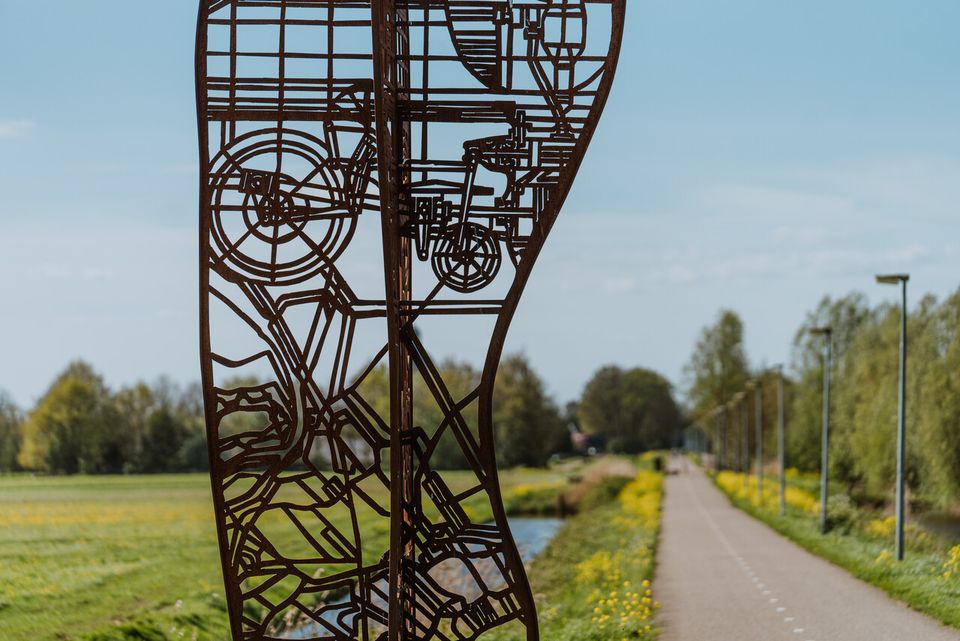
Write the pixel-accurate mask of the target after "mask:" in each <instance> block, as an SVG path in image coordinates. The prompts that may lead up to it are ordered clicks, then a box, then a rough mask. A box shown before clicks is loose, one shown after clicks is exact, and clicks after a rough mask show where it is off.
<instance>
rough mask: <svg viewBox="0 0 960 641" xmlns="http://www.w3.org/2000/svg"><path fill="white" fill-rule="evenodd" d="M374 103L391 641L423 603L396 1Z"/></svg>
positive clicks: (404, 70)
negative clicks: (417, 575)
mask: <svg viewBox="0 0 960 641" xmlns="http://www.w3.org/2000/svg"><path fill="white" fill-rule="evenodd" d="M371 10H372V25H373V29H372V31H373V60H374V77H375V79H376V80H375V82H376V88H375V92H374V98H375V101H376V106H375V112H376V114H375V120H376V129H377V147H378V149H379V156H378V158H379V175H380V181H379V192H380V215H381V224H382V229H383V264H384V277H385V283H386V309H387V337H388V344H389V372H390V497H391V501H390V515H391V517H390V551H389V558H390V593H389V603H390V618H389V631H388V639H389V641H406V640H408V639H413V638H414V633H415V626H416V600H415V597H416V595H415V590H414V587H413V580H414V576H413V568H412V564H413V562H414V555H415V549H414V532H413V528H414V520H413V511H414V510H415V508H416V505H417V503H418V501H417V497H416V489H415V487H414V460H413V448H414V432H413V362H412V360H411V357H410V351H409V348H408V342H407V341H406V340H405V339H404V333H405V331H404V326H405V323H406V322H407V321H406V316H405V312H407V311H409V304H408V303H409V302H410V300H411V297H412V290H413V274H412V261H411V258H412V254H411V247H410V244H411V243H410V239H409V238H407V237H405V236H404V235H402V234H401V229H402V228H403V226H404V225H406V224H407V222H408V220H407V219H408V217H409V212H407V211H406V208H405V207H404V206H403V201H404V198H403V192H404V183H405V182H409V181H408V180H407V179H405V177H404V172H403V171H402V169H401V168H402V166H403V164H404V162H405V161H406V160H407V159H409V158H410V128H409V124H408V123H406V122H404V121H403V120H402V118H401V116H400V112H399V104H400V101H402V100H408V99H409V94H408V87H409V78H410V74H409V64H408V63H407V62H406V58H407V56H408V54H409V33H408V23H407V16H408V12H407V10H405V9H398V8H397V7H396V3H395V2H394V1H393V0H374V1H373V3H372V7H371Z"/></svg>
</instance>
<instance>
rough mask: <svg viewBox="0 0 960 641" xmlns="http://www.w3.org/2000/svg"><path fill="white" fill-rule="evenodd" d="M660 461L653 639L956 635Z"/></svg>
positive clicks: (858, 639) (893, 640) (688, 471)
mask: <svg viewBox="0 0 960 641" xmlns="http://www.w3.org/2000/svg"><path fill="white" fill-rule="evenodd" d="M670 466H671V468H672V469H673V470H675V471H676V472H677V473H676V474H671V475H669V476H668V477H667V481H666V494H665V496H664V505H663V529H662V533H661V541H660V547H659V550H658V554H657V559H658V560H657V564H658V565H657V573H656V579H655V581H654V590H655V594H656V596H657V599H658V600H659V601H660V602H661V603H662V610H661V611H660V615H659V619H658V623H659V625H660V626H661V627H662V628H663V629H664V634H663V636H662V637H661V638H662V640H663V641H960V633H957V632H955V631H953V630H950V629H948V628H946V627H944V626H943V625H941V624H940V623H938V622H936V621H934V620H933V619H931V618H929V617H927V616H924V615H922V614H920V613H918V612H915V611H913V610H910V609H909V608H907V607H906V606H905V605H903V604H901V603H899V602H897V601H894V600H893V599H891V598H890V597H888V596H887V595H886V594H884V593H883V592H881V591H880V590H878V589H876V588H874V587H872V586H870V585H867V584H866V583H864V582H862V581H860V580H859V579H856V578H854V577H853V576H851V575H850V574H848V573H847V572H846V571H844V570H842V569H840V568H838V567H836V566H834V565H831V564H830V563H828V562H827V561H824V560H823V559H821V558H819V557H817V556H814V555H812V554H810V553H809V552H807V551H805V550H803V549H802V548H800V547H799V546H797V545H796V544H794V543H792V542H790V541H789V540H787V539H786V538H784V537H782V536H780V535H779V534H777V533H776V532H774V531H773V530H771V529H770V528H768V527H767V526H766V525H764V524H762V523H760V522H759V521H756V520H755V519H753V518H752V517H750V516H747V515H746V514H744V513H743V512H741V511H740V510H738V509H736V508H734V507H732V506H731V505H730V503H729V502H728V501H727V499H726V497H725V496H724V495H723V494H721V493H720V491H719V490H718V489H716V488H715V487H714V486H713V483H712V482H711V481H710V480H709V479H708V478H707V477H706V475H705V474H704V473H703V472H702V471H700V469H699V468H697V467H696V466H695V465H693V464H691V463H690V462H689V461H687V460H686V459H681V458H675V459H673V460H671V462H670Z"/></svg>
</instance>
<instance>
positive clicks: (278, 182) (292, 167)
mask: <svg viewBox="0 0 960 641" xmlns="http://www.w3.org/2000/svg"><path fill="white" fill-rule="evenodd" d="M211 166H212V171H211V182H210V188H211V202H210V213H211V224H210V249H211V253H212V258H213V263H214V267H215V268H220V267H225V268H226V270H227V273H224V272H223V270H222V269H221V270H220V271H221V273H222V274H223V275H224V277H226V278H230V279H232V280H246V281H255V282H260V283H265V284H270V285H292V284H296V283H301V282H303V281H305V280H308V279H309V278H311V277H313V276H315V275H316V274H317V273H319V272H320V271H322V270H323V269H324V267H326V266H327V265H330V264H331V263H332V262H333V261H334V260H335V259H336V258H337V257H338V256H339V255H340V253H341V252H343V250H344V249H345V248H346V246H347V243H348V242H349V240H350V238H351V236H352V235H353V231H354V227H355V223H356V219H357V215H358V213H359V211H358V209H357V207H356V206H355V205H352V204H351V199H350V196H349V194H348V191H349V188H347V187H345V185H344V182H345V179H344V177H343V176H342V175H341V173H342V172H341V171H340V170H339V169H336V166H335V163H333V162H331V159H330V158H329V157H328V154H327V150H326V145H325V144H324V143H323V141H321V140H320V139H318V138H315V137H313V136H310V135H308V134H305V133H302V132H297V131H291V130H287V129H284V130H280V131H277V130H275V129H272V130H263V131H256V132H252V133H250V134H246V135H244V136H242V137H240V138H238V139H237V140H235V141H234V142H233V144H231V145H230V146H229V147H228V148H226V149H224V151H223V152H221V153H220V154H219V155H218V156H217V157H216V158H215V159H214V160H213V161H212V163H211Z"/></svg>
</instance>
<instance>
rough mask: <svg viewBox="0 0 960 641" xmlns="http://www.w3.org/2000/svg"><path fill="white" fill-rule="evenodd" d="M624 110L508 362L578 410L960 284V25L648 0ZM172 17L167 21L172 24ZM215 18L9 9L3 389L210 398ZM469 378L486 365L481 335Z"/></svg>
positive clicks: (955, 14) (65, 4) (0, 256)
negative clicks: (720, 334) (205, 281)
mask: <svg viewBox="0 0 960 641" xmlns="http://www.w3.org/2000/svg"><path fill="white" fill-rule="evenodd" d="M627 3H628V7H627V13H628V15H627V24H626V36H625V43H624V47H623V53H622V58H621V61H620V67H619V71H618V75H617V78H616V81H615V84H614V90H613V94H612V95H611V97H610V100H609V103H608V106H607V109H606V112H605V114H604V117H603V119H602V120H601V123H600V126H599V129H598V131H597V134H596V137H595V139H594V141H593V144H592V145H591V147H590V150H589V151H588V153H587V157H586V160H585V162H584V165H583V168H582V170H581V172H580V175H579V178H578V179H577V182H576V184H575V185H574V188H573V191H572V193H571V196H570V199H569V200H568V202H567V205H566V207H565V209H564V211H563V213H562V214H561V216H560V218H559V220H558V222H557V225H556V227H555V229H554V231H553V233H552V235H551V237H550V238H549V240H548V242H547V244H546V246H545V249H544V251H543V254H542V256H541V258H540V260H539V262H538V263H537V266H536V269H535V271H534V275H533V278H532V279H531V282H530V283H529V286H528V288H527V292H526V294H525V295H524V299H523V301H522V303H521V306H520V309H519V311H518V314H517V316H516V319H515V321H514V323H513V326H512V328H511V332H510V335H509V337H508V340H507V350H508V351H523V352H525V353H526V354H527V356H528V357H529V358H530V360H531V362H532V363H533V365H534V367H535V368H536V369H537V370H538V371H539V372H540V373H541V374H542V376H543V377H544V379H545V380H546V382H547V384H548V388H549V390H550V392H551V393H552V394H553V395H554V396H555V397H556V399H557V400H558V401H560V402H564V401H567V400H570V399H573V398H575V397H577V396H578V395H579V393H580V391H581V389H582V387H583V385H584V383H585V382H586V381H587V380H588V379H589V377H590V375H591V374H592V373H593V371H594V370H595V369H596V368H597V367H599V366H602V365H605V364H610V363H614V364H618V365H621V366H624V367H633V366H638V365H639V366H644V367H649V368H652V369H655V370H657V371H660V372H661V373H663V374H664V375H665V376H667V377H668V378H669V379H670V380H671V381H673V382H674V383H675V384H676V385H677V386H678V388H680V389H682V388H683V373H682V372H683V365H684V363H685V361H686V360H687V359H688V358H689V355H690V352H691V350H692V348H693V344H694V342H695V340H696V338H697V335H698V333H699V332H700V330H701V328H702V327H703V326H704V325H707V324H709V323H711V322H712V321H714V320H715V318H716V316H717V314H718V311H719V310H720V309H722V308H729V309H733V310H735V311H737V312H738V313H739V314H740V315H741V317H742V318H743V320H744V323H745V327H746V348H747V352H748V355H749V357H750V358H751V360H752V362H754V363H756V364H761V363H767V364H773V363H777V362H783V361H786V360H788V359H789V357H790V348H791V341H792V338H793V335H794V333H795V332H796V330H797V327H798V326H799V325H800V323H801V322H802V320H803V317H804V314H805V312H806V311H807V310H810V309H812V308H813V307H814V306H815V305H816V304H817V302H818V301H819V300H820V298H821V297H822V296H824V295H828V294H829V295H835V296H836V295H843V294H845V293H848V292H849V291H851V290H854V289H859V290H862V291H864V292H865V293H866V294H867V295H868V297H869V299H870V300H871V301H872V302H874V303H879V302H882V301H894V300H895V299H896V290H895V289H894V288H889V287H888V288H884V287H880V286H877V285H875V284H874V282H873V274H874V273H876V272H881V271H905V272H909V273H910V274H911V276H912V279H911V281H910V292H911V293H910V302H911V303H914V304H915V303H916V302H917V300H919V297H920V296H922V295H923V294H924V293H932V294H935V295H936V296H938V297H941V298H942V297H944V296H947V295H949V294H950V293H952V292H953V291H955V290H956V289H957V288H958V286H960V269H958V267H960V216H958V208H960V127H958V124H960V38H957V27H958V25H960V3H958V2H956V0H924V2H922V3H918V2H914V1H908V0H902V1H892V0H871V1H865V0H844V1H843V2H837V1H836V0H806V1H805V2H802V3H800V2H789V1H787V0H727V1H725V2H717V1H716V0H627ZM151 6H155V7H158V8H157V9H153V10H151V9H150V7H151ZM195 22H196V3H195V2H194V1H193V0H163V1H162V2H153V3H150V2H146V1H144V0H89V1H85V2H77V1H76V0H47V1H45V2H25V1H24V0H0V389H4V390H6V391H7V392H8V393H9V394H10V395H12V397H13V398H14V400H15V401H17V402H18V403H19V404H21V405H22V406H29V405H31V404H32V403H33V402H35V401H36V399H37V398H39V397H40V396H41V395H42V394H43V393H44V391H45V390H46V388H47V386H48V385H49V383H50V381H51V380H52V379H53V378H54V376H56V374H57V373H58V372H60V371H61V370H62V369H63V368H64V367H65V366H66V365H67V364H68V363H69V362H70V361H71V360H73V359H77V358H83V359H86V360H88V361H90V362H91V363H93V364H94V366H95V367H96V368H97V369H98V370H99V371H101V372H102V373H103V375H104V376H105V378H106V380H107V382H108V383H109V384H110V385H112V386H121V385H124V384H127V383H130V382H132V381H134V380H137V379H146V380H152V379H154V378H156V377H158V376H160V375H163V374H166V375H169V376H171V377H172V378H173V379H175V380H178V381H182V382H189V381H193V380H196V379H198V378H199V356H198V352H199V350H198V321H197V316H198V262H197V253H198V212H197V160H196V156H197V152H196V125H195V105H194V88H193V39H194V29H195ZM444 344H445V345H448V346H449V352H450V355H451V356H459V357H462V358H465V359H467V360H472V361H474V362H477V361H479V358H480V352H479V348H478V347H477V346H475V345H471V344H470V341H466V340H463V338H462V337H459V336H449V337H447V340H446V341H445V343H444Z"/></svg>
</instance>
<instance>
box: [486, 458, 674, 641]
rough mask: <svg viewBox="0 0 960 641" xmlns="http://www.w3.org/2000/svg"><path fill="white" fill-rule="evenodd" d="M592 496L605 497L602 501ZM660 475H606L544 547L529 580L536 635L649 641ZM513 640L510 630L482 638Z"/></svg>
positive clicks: (574, 640) (571, 640) (578, 640)
mask: <svg viewBox="0 0 960 641" xmlns="http://www.w3.org/2000/svg"><path fill="white" fill-rule="evenodd" d="M599 497H606V499H605V500H601V498H599ZM662 498H663V476H662V475H661V474H659V473H657V472H653V471H650V470H644V471H641V472H639V473H638V474H637V475H636V476H635V477H634V478H633V479H629V478H624V479H605V480H604V481H603V482H602V483H601V484H600V485H599V486H598V487H596V488H594V489H593V490H592V496H591V497H587V498H586V499H585V500H584V501H583V502H582V504H581V505H583V506H584V507H583V509H582V510H581V511H580V512H579V513H578V514H577V515H576V516H574V517H572V518H570V519H569V520H568V521H567V522H566V523H565V524H564V526H563V527H562V528H561V530H560V532H559V533H558V534H557V536H556V538H554V540H553V541H552V542H551V543H550V545H548V546H547V548H546V550H545V551H544V552H543V553H542V554H541V555H540V556H539V557H537V559H536V560H535V561H534V562H533V564H532V567H531V568H530V580H531V584H532V586H533V589H534V592H535V598H536V600H537V609H538V611H539V616H540V637H541V638H543V639H550V640H551V641H635V640H640V641H651V640H652V639H655V638H656V636H657V630H656V628H655V627H654V625H653V619H654V616H655V613H656V610H657V609H658V608H659V604H658V603H657V602H656V601H655V600H654V595H653V591H652V589H651V585H650V580H651V578H652V575H653V570H654V559H655V554H656V544H657V536H658V533H659V529H660V510H661V503H662ZM488 638H489V639H490V640H491V641H515V640H516V641H520V640H521V639H525V638H526V637H525V636H523V635H522V633H521V632H519V631H517V630H510V631H498V632H494V633H492V634H489V635H488V636H485V637H484V639H485V641H486V640H487V639H488Z"/></svg>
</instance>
